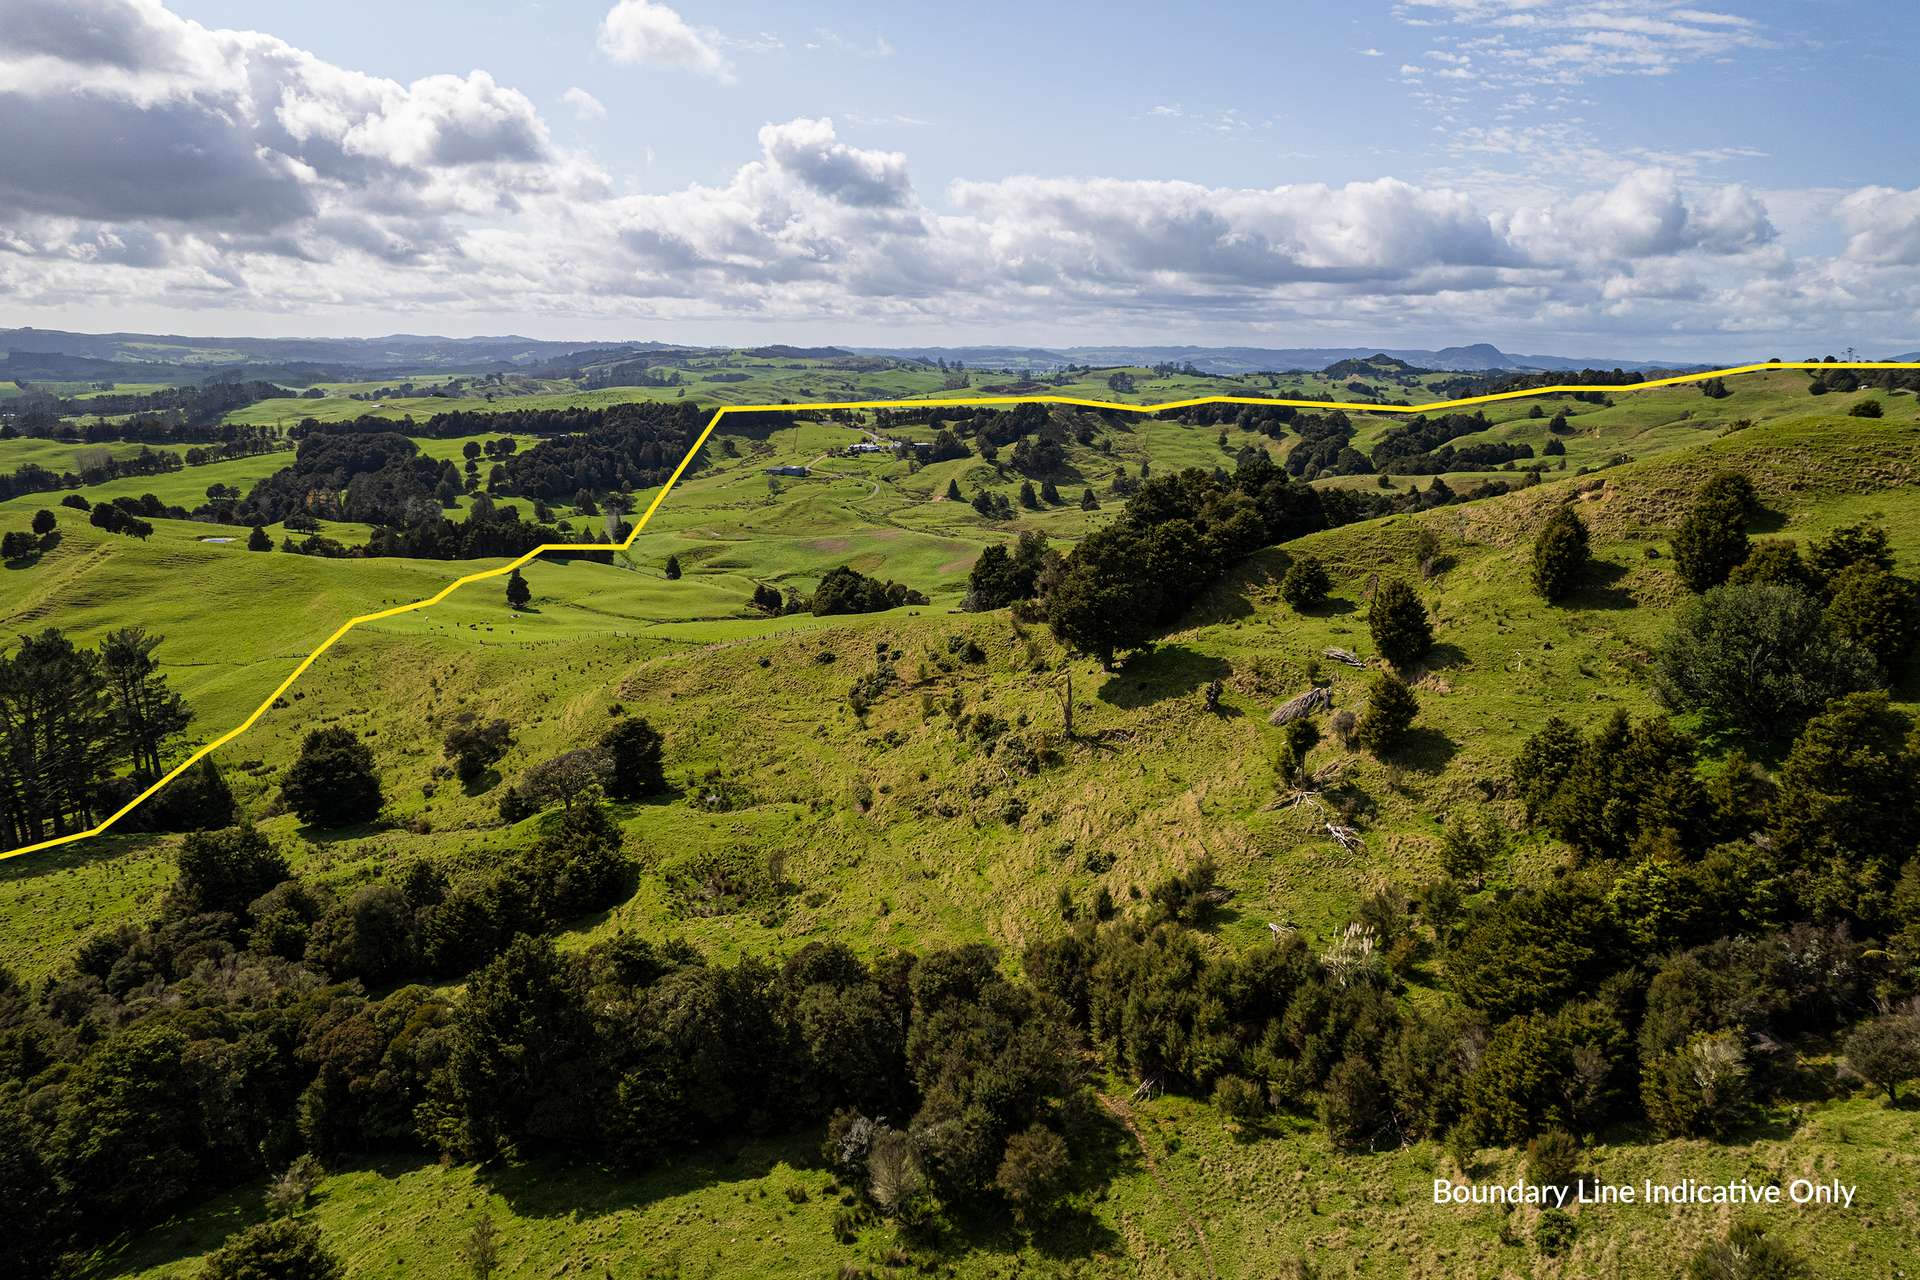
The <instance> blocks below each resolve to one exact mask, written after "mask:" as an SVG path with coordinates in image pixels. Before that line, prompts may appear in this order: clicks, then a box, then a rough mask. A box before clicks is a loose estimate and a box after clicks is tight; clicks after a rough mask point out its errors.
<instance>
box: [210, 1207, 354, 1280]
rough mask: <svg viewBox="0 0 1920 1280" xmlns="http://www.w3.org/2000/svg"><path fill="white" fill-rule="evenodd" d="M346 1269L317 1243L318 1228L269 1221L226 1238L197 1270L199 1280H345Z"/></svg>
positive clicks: (283, 1220) (293, 1221)
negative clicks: (198, 1270) (198, 1271)
mask: <svg viewBox="0 0 1920 1280" xmlns="http://www.w3.org/2000/svg"><path fill="white" fill-rule="evenodd" d="M346 1274H347V1269H346V1267H345V1265H343V1264H342V1263H341V1261H340V1259H338V1258H336V1257H335V1256H334V1255H333V1254H331V1253H329V1252H328V1251H327V1249H326V1246H325V1245H323V1244H322V1243H321V1242H320V1228H319V1227H318V1226H317V1225H316V1224H314V1223H311V1222H303V1221H301V1220H300V1219H298V1218H271V1219H269V1220H268V1221H266V1222H260V1223H255V1224H254V1225H253V1226H251V1227H248V1228H247V1229H246V1230H245V1231H242V1232H239V1233H238V1234H236V1235H233V1236H229V1237H228V1238H227V1242H226V1243H225V1244H223V1245H221V1246H220V1247H219V1248H218V1249H216V1250H215V1251H214V1252H213V1253H212V1254H211V1255H210V1256H209V1257H208V1258H207V1261H206V1265H204V1266H203V1267H201V1268H200V1276H199V1280H344V1278H345V1276H346Z"/></svg>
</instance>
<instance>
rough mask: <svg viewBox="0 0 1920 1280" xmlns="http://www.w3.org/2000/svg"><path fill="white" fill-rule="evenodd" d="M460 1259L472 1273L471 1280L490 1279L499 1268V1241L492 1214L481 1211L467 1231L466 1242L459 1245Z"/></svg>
mask: <svg viewBox="0 0 1920 1280" xmlns="http://www.w3.org/2000/svg"><path fill="white" fill-rule="evenodd" d="M460 1260H461V1261H462V1262H464V1263H466V1264H467V1270H468V1271H470V1272H472V1273H473V1280H492V1277H493V1273H494V1272H495V1271H498V1270H499V1269H500V1243H499V1240H498V1238H497V1231H496V1229H495V1227H494V1225H493V1215H491V1214H489V1213H486V1212H485V1211H482V1212H481V1214H480V1216H479V1217H477V1218H475V1219H474V1220H473V1226H472V1227H471V1228H470V1229H469V1230H468V1231H467V1242H466V1243H465V1244H463V1245H461V1246H460Z"/></svg>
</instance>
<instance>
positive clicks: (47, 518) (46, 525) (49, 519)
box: [33, 507, 60, 538]
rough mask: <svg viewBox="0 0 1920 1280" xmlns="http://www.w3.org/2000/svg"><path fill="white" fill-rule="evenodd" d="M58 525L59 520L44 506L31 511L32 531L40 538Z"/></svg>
mask: <svg viewBox="0 0 1920 1280" xmlns="http://www.w3.org/2000/svg"><path fill="white" fill-rule="evenodd" d="M59 525H60V521H59V520H58V519H57V518H56V517H55V516H54V514H53V512H51V511H49V510H47V509H46V508H45V507H42V508H40V509H39V510H38V511H36V512H34V513H33V531H34V532H35V533H37V534H39V535H40V536H41V537H42V538H44V537H46V536H47V535H48V534H50V533H52V532H53V531H54V530H55V529H56V528H58V527H59Z"/></svg>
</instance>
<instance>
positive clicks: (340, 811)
mask: <svg viewBox="0 0 1920 1280" xmlns="http://www.w3.org/2000/svg"><path fill="white" fill-rule="evenodd" d="M280 794H281V796H282V797H284V798H285V800H286V802H287V807H288V808H289V809H291V810H293V811H294V813H296V814H298V815H299V817H300V821H302V822H304V823H306V824H308V825H309V826H316V827H341V826H346V825H348V824H349V823H355V822H371V821H372V820H373V819H374V818H377V817H378V816H380V806H381V805H382V804H384V803H385V802H386V797H385V796H384V795H382V794H381V791H380V774H379V771H378V770H377V769H375V768H374V763H373V751H372V749H371V748H369V747H368V746H367V744H366V743H364V742H362V741H360V739H359V738H357V737H355V736H354V734H353V731H352V730H351V729H343V728H341V727H339V726H337V725H333V726H329V727H327V728H324V729H315V730H314V731H313V732H312V733H309V734H308V735H307V737H306V741H305V742H303V743H301V744H300V758H299V759H298V760H296V761H294V763H293V767H292V768H290V769H288V770H287V775H286V777H285V778H284V779H283V780H282V781H281V783H280Z"/></svg>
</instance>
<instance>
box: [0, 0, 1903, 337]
mask: <svg viewBox="0 0 1920 1280" xmlns="http://www.w3.org/2000/svg"><path fill="white" fill-rule="evenodd" d="M76 2H77V3H78V4H79V5H80V6H81V7H80V8H76V4H72V3H60V2H59V0H9V3H10V5H11V10H12V12H11V14H10V17H13V18H14V19H15V20H16V25H15V27H13V28H10V31H9V36H10V39H9V42H8V44H7V45H6V47H5V48H3V49H0V112H3V113H4V118H5V119H6V120H7V122H8V125H9V127H8V128H7V129H6V130H4V131H0V294H4V296H5V297H6V298H7V299H8V302H9V306H10V308H11V312H12V314H14V315H16V316H26V315H32V314H35V313H36V311H37V309H42V308H60V307H94V308H98V307H100V306H102V305H103V303H102V302H101V300H102V299H109V300H112V302H111V304H110V305H114V306H123V305H149V306H155V307H159V306H165V307H169V308H192V307H208V308H223V309H232V310H236V311H239V310H247V311H274V310H278V311H284V312H287V313H290V314H298V315H301V316H305V317H314V316H324V315H330V314H340V315H364V314H370V313H375V312H396V313H400V312H404V313H411V314H414V315H441V316H448V317H461V318H465V317H471V316H475V315H480V314H487V315H494V314H505V315H510V316H513V317H533V316H545V317H559V318H562V319H563V320H564V322H565V323H567V324H571V323H572V322H573V321H575V320H578V321H581V322H582V323H583V325H584V323H585V322H591V321H606V322H611V321H612V320H616V319H617V320H618V322H619V323H620V324H621V325H623V326H624V325H625V324H627V323H629V322H636V321H639V322H657V323H660V324H663V325H669V324H672V323H675V322H682V321H685V322H692V321H698V320H744V319H764V320H768V321H778V322H782V323H787V324H801V323H806V324H813V325H818V326H835V325H859V326H862V327H865V328H867V329H869V330H871V329H874V328H881V327H884V328H905V327H912V326H916V325H920V326H927V327H929V328H939V329H942V330H947V331H951V330H952V329H953V328H955V327H964V326H978V327H979V328H980V329H981V330H982V331H986V330H989V329H991V328H996V327H997V328H1003V329H1004V328H1006V327H1011V326H1015V325H1024V326H1033V325H1041V324H1044V325H1046V326H1049V327H1051V328H1054V329H1057V330H1060V331H1063V332H1064V331H1066V330H1069V329H1072V328H1078V329H1079V330H1080V331H1081V332H1083V333H1085V334H1086V335H1088V336H1089V337H1093V336H1096V335H1102V334H1110V333H1113V332H1115V331H1116V330H1131V331H1134V332H1139V331H1142V330H1151V331H1156V332H1164V333H1170V334H1171V333H1176V332H1185V333H1189V334H1196V335H1197V334H1200V333H1206V334H1218V333H1221V332H1222V331H1232V332H1236V333H1240V334H1242V335H1244V336H1247V337H1253V336H1256V335H1260V334H1262V333H1271V332H1274V331H1275V330H1284V331H1286V332H1289V333H1292V334H1295V335H1297V334H1298V333H1299V332H1300V331H1301V330H1303V329H1307V328H1313V329H1316V330H1319V331H1321V332H1324V333H1327V334H1334V333H1344V334H1351V335H1353V336H1354V338H1355V340H1357V341H1379V340H1383V339H1385V338H1387V337H1390V336H1391V335H1392V334H1393V333H1395V332H1396V331H1405V330H1408V329H1410V328H1417V329H1420V330H1423V331H1425V332H1429V333H1430V332H1432V331H1433V330H1435V329H1445V330H1451V331H1454V332H1458V333H1467V332H1472V331H1475V330H1478V331H1480V332H1497V331H1506V332H1529V333H1561V334H1588V335H1600V336H1602V337H1604V336H1607V335H1615V336H1619V337H1621V338H1623V339H1624V338H1628V337H1634V336H1637V335H1652V336H1657V337H1658V338H1660V339H1662V340H1666V339H1668V338H1670V337H1671V336H1672V335H1674V334H1694V335H1716V334H1717V335H1729V336H1728V338H1727V341H1729V342H1732V341H1735V340H1738V341H1740V342H1743V343H1744V342H1748V341H1755V340H1757V337H1756V335H1762V334H1774V333H1780V334H1790V333H1808V334H1811V333H1832V332H1854V333H1863V334H1864V333H1866V332H1876V333H1887V334H1906V335H1909V336H1910V335H1911V333H1912V332H1913V330H1914V329H1915V328H1916V327H1920V326H1917V325H1916V320H1920V191H1908V190H1896V189H1893V188H1886V187H1868V188H1863V189H1860V190H1855V191H1844V190H1835V191H1821V192H1791V191H1789V192H1765V193H1757V192H1753V191H1750V190H1747V189H1745V188H1743V187H1741V186H1738V185H1731V184H1726V183H1717V182H1711V181H1706V180H1704V179H1702V177H1701V176H1700V175H1701V172H1702V171H1703V170H1704V169H1706V168H1707V167H1708V166H1710V165H1711V164H1712V163H1713V162H1714V159H1715V157H1713V156H1707V155H1701V154H1694V155H1691V156H1681V157H1662V156H1652V155H1635V154H1628V155H1613V156H1609V157H1607V158H1606V160H1607V167H1603V166H1601V165H1600V164H1599V159H1598V157H1595V156H1591V155H1584V153H1582V152H1581V151H1580V148H1582V147H1587V146H1591V145H1592V144H1591V140H1590V139H1586V138H1585V137H1584V135H1583V134H1582V133H1581V132H1580V129H1581V126H1580V125H1579V124H1578V122H1577V120H1569V121H1568V122H1567V123H1566V124H1565V125H1564V126H1560V128H1561V129H1562V130H1563V132H1561V133H1558V134H1554V133H1543V132H1539V131H1536V130H1534V129H1533V128H1531V127H1529V126H1525V125H1515V126H1502V128H1504V129H1507V131H1506V132H1500V131H1499V130H1487V131H1483V132H1481V133H1479V134H1477V135H1471V136H1469V135H1467V134H1465V133H1463V137H1465V138H1466V139H1467V143H1468V145H1471V146H1474V147H1477V148H1480V149H1482V150H1484V151H1485V152H1486V153H1489V154H1493V153H1498V152H1501V151H1503V150H1504V151H1506V152H1513V153H1522V152H1523V151H1524V150H1525V149H1526V148H1537V149H1539V150H1541V151H1542V152H1543V153H1544V152H1545V151H1548V150H1551V149H1554V148H1563V149H1566V150H1567V151H1568V152H1569V153H1570V154H1573V155H1581V156H1582V157H1583V158H1582V164H1581V166H1580V167H1579V168H1572V167H1569V168H1568V169H1566V170H1565V171H1555V172H1554V173H1553V175H1552V178H1551V180H1546V179H1536V180H1535V181H1534V182H1532V183H1530V184H1529V185H1527V186H1526V187H1524V188H1519V187H1516V186H1515V185H1514V184H1513V183H1511V182H1504V183H1503V182H1500V181H1495V180H1490V179H1489V180H1480V179H1479V178H1478V177H1476V176H1475V175H1473V174H1468V175H1463V177H1462V179H1461V180H1459V181H1453V180H1448V181H1431V180H1430V181H1425V182H1421V183H1414V182H1408V181H1402V180H1398V179H1394V178H1379V179H1376V180H1373V181H1364V182H1352V183H1347V184H1345V185H1339V186H1329V185H1323V184H1313V183H1293V184H1282V185H1276V186H1269V187H1221V186H1203V185H1199V184H1195V183H1189V182H1174V181H1154V180H1135V179H1111V178H1063V177H1057V176H1047V175H1036V176H1013V177H997V178H988V179H984V180H973V181H963V182H958V183H954V184H951V185H950V186H949V187H948V188H947V189H946V190H945V191H943V192H942V193H940V195H939V196H938V197H937V198H934V199H929V198H928V197H925V196H923V195H922V194H921V193H920V192H919V191H918V190H917V189H916V187H915V185H914V183H913V180H912V172H911V166H910V163H909V159H908V157H907V156H906V155H905V154H903V153H901V152H899V151H892V150H884V149H876V148H870V147H864V146H861V145H859V141H860V140H859V139H857V138H848V137H844V136H842V134H841V132H840V130H839V129H837V128H836V125H835V122H834V121H832V120H828V119H824V118H821V119H815V118H799V119H792V120H786V121H778V122H774V123H769V124H767V125H766V126H765V127H763V128H762V129H761V130H760V131H759V133H758V137H757V143H758V148H757V152H755V153H753V154H751V155H750V156H749V157H747V158H746V159H745V162H744V163H742V164H740V165H739V166H738V168H737V169H736V170H735V171H734V173H733V174H732V176H731V177H730V178H729V179H728V180H727V181H725V182H723V183H719V184H716V185H704V184H695V185H691V186H687V187H683V188H680V189H677V190H668V191H664V192H656V193H653V194H647V195H634V194H621V193H618V192H617V191H616V186H615V183H614V182H613V181H612V180H611V179H609V178H608V176H607V175H605V174H603V173H601V172H600V171H599V170H598V168H596V167H595V166H594V165H593V164H592V163H591V162H589V161H588V160H587V159H585V158H584V157H582V156H579V155H575V154H570V153H568V152H566V151H565V150H563V149H562V148H561V147H559V146H558V145H556V143H555V142H554V140H553V138H552V137H551V136H550V132H549V130H548V128H547V125H546V123H545V121H543V120H542V118H541V116H540V113H539V112H538V111H537V110H536V109H535V108H534V107H533V105H532V104H531V103H530V102H529V101H528V100H527V98H526V97H525V96H524V95H523V94H521V93H519V92H518V91H517V90H515V89H513V88H511V87H510V86H505V85H502V84H499V83H497V82H496V81H495V80H494V79H493V78H492V77H491V76H489V75H488V74H486V73H485V72H478V71H476V72H473V73H471V74H468V75H464V76H429V77H425V78H423V79H420V80H417V81H415V82H413V83H412V84H405V85H403V84H400V83H398V82H395V81H391V80H386V79H382V78H379V77H375V76H369V75H365V74H362V73H360V72H357V71H353V70H351V69H347V68H342V67H338V66H334V65H332V64H329V63H327V62H324V61H322V60H321V59H318V58H316V57H314V56H313V55H311V54H309V53H305V52H303V51H301V50H298V49H294V48H292V47H290V46H288V45H286V44H284V43H282V42H280V41H277V40H274V39H273V38H271V37H268V36H263V35H258V34H253V33H241V32H232V31H215V30H209V29H207V28H204V27H201V26H199V25H197V24H194V23H191V22H187V21H184V20H182V19H179V18H177V17H176V16H174V15H172V14H171V13H169V12H168V11H167V10H165V9H163V8H161V7H159V5H158V4H157V3H155V2H154V0H117V2H116V0H76ZM75 13H80V14H81V16H82V17H83V18H84V21H76V20H74V18H73V15H74V14H75ZM16 32H17V33H19V34H17V35H16ZM1476 56H1478V55H1476ZM1447 65H1458V64H1447ZM1522 96H1523V95H1521V94H1516V95H1513V97H1512V101H1514V102H1516V103H1519V102H1520V101H1521V98H1522ZM561 101H562V102H563V103H564V104H565V105H566V106H567V107H569V108H571V109H572V110H574V111H576V112H579V111H582V110H588V111H590V110H591V106H590V105H589V104H591V103H592V99H591V97H590V96H589V95H586V94H585V92H584V91H578V92H577V93H576V92H575V91H569V92H568V93H566V94H563V95H562V98H561ZM1156 114H1159V115H1163V116H1175V115H1178V116H1179V117H1180V127H1188V128H1194V127H1211V126H1213V125H1215V124H1219V125H1220V127H1227V125H1226V124H1224V123H1221V122H1223V121H1228V120H1237V119H1238V117H1237V115H1235V113H1230V112H1204V111H1194V110H1189V109H1185V108H1181V107H1177V106H1171V105H1170V106H1167V107H1165V108H1163V109H1162V110H1161V111H1159V112H1156ZM741 141H742V144H743V148H745V147H751V146H752V143H751V142H750V141H749V140H748V139H745V138H743V139H742V140H741ZM642 145H644V140H642ZM1589 173H1600V174H1604V175H1605V176H1604V177H1603V178H1601V179H1592V178H1589V177H1588V176H1587V175H1588V174H1589ZM1596 183H1597V185H1596ZM1782 228H1784V230H1782ZM558 323H559V322H556V324H558ZM101 327H106V326H105V325H103V326H101ZM1543 340H1544V339H1543ZM1785 345H1789V346H1790V347H1797V346H1799V345H1801V344H1799V343H1789V344H1785ZM1589 349H1594V348H1589ZM1614 349H1615V350H1622V349H1625V348H1622V347H1616V348H1614ZM1889 349H1900V348H1889Z"/></svg>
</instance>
